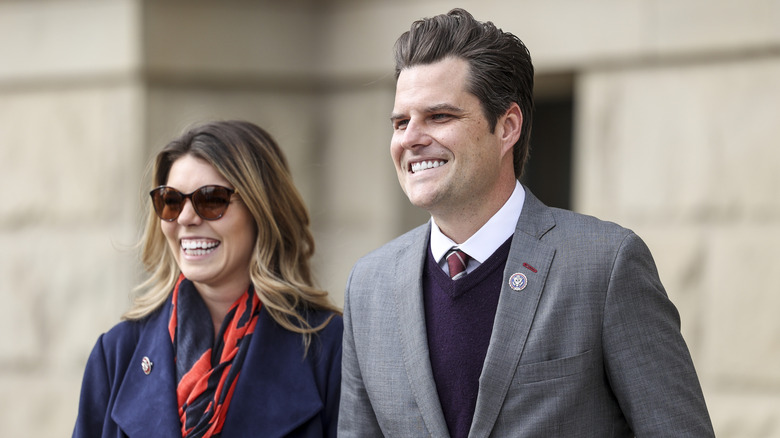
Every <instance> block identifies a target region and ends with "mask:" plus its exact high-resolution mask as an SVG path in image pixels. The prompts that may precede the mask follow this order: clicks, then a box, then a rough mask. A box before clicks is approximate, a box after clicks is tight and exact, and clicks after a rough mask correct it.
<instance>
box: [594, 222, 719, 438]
mask: <svg viewBox="0 0 780 438" xmlns="http://www.w3.org/2000/svg"><path fill="white" fill-rule="evenodd" d="M603 347H604V360H605V364H606V370H607V376H608V379H609V381H610V385H611V387H612V389H613V391H614V393H615V395H616V397H617V399H618V403H619V404H620V408H621V410H622V411H623V413H624V415H625V416H626V419H627V420H628V422H629V424H630V425H631V427H632V429H633V432H634V433H635V434H636V436H638V437H643V436H669V437H671V436H686V437H688V436H691V437H693V436H695V437H710V436H714V432H713V429H712V424H711V421H710V417H709V414H708V412H707V407H706V404H705V401H704V396H703V394H702V390H701V387H700V385H699V380H698V377H697V375H696V370H695V369H694V366H693V361H692V360H691V356H690V353H689V351H688V347H687V346H686V344H685V341H684V340H683V337H682V334H681V333H680V317H679V314H678V312H677V309H676V308H675V306H674V304H672V302H671V301H670V300H669V298H668V297H667V295H666V292H665V290H664V288H663V286H662V284H661V281H660V279H659V277H658V272H657V270H656V267H655V263H654V261H653V259H652V256H651V255H650V250H649V249H648V248H647V246H646V245H645V244H644V242H642V240H641V239H639V237H638V236H636V235H635V234H633V233H629V234H628V235H627V236H626V237H625V238H624V240H623V242H622V244H621V245H620V248H619V249H618V251H617V254H616V257H615V261H614V265H613V269H612V273H611V276H610V280H609V287H608V290H607V296H606V301H605V309H604V328H603Z"/></svg>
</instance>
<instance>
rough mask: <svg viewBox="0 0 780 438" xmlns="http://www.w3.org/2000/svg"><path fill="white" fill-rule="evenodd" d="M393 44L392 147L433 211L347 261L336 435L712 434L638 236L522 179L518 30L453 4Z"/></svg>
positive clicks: (528, 76)
mask: <svg viewBox="0 0 780 438" xmlns="http://www.w3.org/2000/svg"><path fill="white" fill-rule="evenodd" d="M395 55H396V79H397V82H396V95H395V104H394V107H393V111H392V115H391V117H390V119H391V122H392V125H393V138H392V142H391V146H390V151H391V155H392V158H393V162H394V164H395V168H396V172H397V175H398V181H399V183H400V185H401V188H402V189H403V191H404V192H405V193H406V195H407V196H408V198H409V200H410V202H411V203H412V204H414V205H415V206H418V207H420V208H423V209H425V210H427V211H428V212H429V213H430V214H431V220H430V222H429V223H427V224H425V225H422V226H420V227H418V228H416V229H414V230H412V231H410V232H408V233H406V234H405V235H403V236H401V237H399V238H397V239H395V240H393V241H392V242H390V243H388V244H386V245H384V246H383V247H381V248H379V249H378V250H376V251H374V252H372V253H370V254H368V255H367V256H365V257H363V258H362V259H361V260H360V261H358V263H357V264H356V265H355V267H354V268H353V271H352V274H351V275H350V279H349V281H348V284H347V288H346V293H345V309H344V310H345V313H344V346H343V348H344V351H343V359H342V392H341V408H340V416H339V436H343V437H374V436H386V437H418V436H434V437H447V436H451V437H487V436H493V437H526V436H528V437H530V436H534V437H557V436H577V437H628V436H634V435H636V436H664V437H669V436H713V431H712V425H711V422H710V419H709V415H708V413H707V408H706V405H705V402H704V397H703V395H702V392H701V388H700V385H699V382H698V378H697V376H696V371H695V369H694V366H693V363H692V360H691V357H690V354H689V352H688V349H687V347H686V345H685V342H684V340H683V338H682V336H681V334H680V319H679V315H678V312H677V310H676V308H675V306H674V305H673V304H672V303H671V301H669V299H668V297H667V295H666V292H665V291H664V288H663V286H662V284H661V282H660V280H659V278H658V274H657V271H656V268H655V264H654V262H653V259H652V256H651V255H650V252H649V250H648V249H647V247H646V246H645V244H644V243H643V242H642V240H641V239H640V238H639V237H637V236H636V235H635V234H634V233H633V232H631V231H630V230H627V229H625V228H622V227H620V226H618V225H616V224H613V223H609V222H604V221H601V220H598V219H596V218H593V217H587V216H583V215H579V214H575V213H573V212H570V211H565V210H559V209H553V208H549V207H547V206H545V205H544V204H542V202H540V201H539V200H538V199H537V198H536V197H534V195H533V194H532V193H531V192H530V191H529V190H528V189H527V188H526V187H524V186H522V185H521V184H520V183H519V182H518V180H519V178H520V176H521V174H522V171H523V167H524V164H525V161H526V159H527V157H528V148H529V139H530V132H531V118H532V116H533V95H532V89H533V66H532V64H531V58H530V55H529V53H528V50H527V49H526V47H525V46H524V45H523V43H522V42H521V41H520V40H519V39H518V38H517V37H515V36H514V35H512V34H510V33H506V32H503V31H501V30H500V29H497V28H496V27H495V26H494V25H493V24H492V23H490V22H487V23H482V22H478V21H476V20H474V18H473V17H472V16H471V15H470V14H469V13H468V12H466V11H464V10H462V9H454V10H452V11H450V12H449V13H448V14H445V15H439V16H436V17H433V18H429V19H425V20H419V21H417V22H415V23H414V24H413V25H412V27H411V29H410V31H408V32H406V33H404V34H403V35H402V36H401V37H400V38H399V39H398V41H397V42H396V45H395Z"/></svg>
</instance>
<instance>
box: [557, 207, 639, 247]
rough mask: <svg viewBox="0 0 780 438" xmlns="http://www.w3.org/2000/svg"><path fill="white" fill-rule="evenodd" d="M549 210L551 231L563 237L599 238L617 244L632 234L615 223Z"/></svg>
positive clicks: (573, 213) (569, 212) (574, 213)
mask: <svg viewBox="0 0 780 438" xmlns="http://www.w3.org/2000/svg"><path fill="white" fill-rule="evenodd" d="M550 210H551V212H552V214H553V217H554V218H555V228H554V229H553V231H554V232H555V233H559V234H562V235H565V236H570V235H574V234H576V235H584V236H589V237H593V236H600V239H601V240H603V239H610V240H616V241H618V242H619V241H622V240H623V239H625V237H626V236H628V235H630V234H633V233H634V232H633V231H632V230H630V229H628V228H625V227H623V226H621V225H619V224H617V223H615V222H611V221H606V220H602V219H599V218H597V217H595V216H590V215H586V214H582V213H576V212H573V211H570V210H563V209H560V208H550Z"/></svg>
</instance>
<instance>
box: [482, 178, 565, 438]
mask: <svg viewBox="0 0 780 438" xmlns="http://www.w3.org/2000/svg"><path fill="white" fill-rule="evenodd" d="M554 226H555V220H554V218H553V216H552V213H550V210H549V208H548V207H546V206H545V205H544V204H542V203H541V201H539V200H538V199H536V198H535V197H534V196H533V195H532V194H531V192H529V191H528V190H526V200H525V205H524V206H523V211H522V213H521V215H520V219H519V220H518V223H517V227H516V228H515V234H514V237H513V238H512V244H511V245H512V246H511V248H510V251H509V257H508V259H507V263H506V267H505V268H504V282H503V286H502V288H501V295H500V297H499V300H498V308H497V310H496V318H495V321H494V323H493V334H492V336H491V338H490V345H489V346H488V351H487V356H486V357H485V363H484V365H483V368H482V375H481V376H480V381H479V394H478V396H477V406H476V409H475V411H474V420H473V421H472V425H471V432H470V434H469V436H471V437H487V436H489V435H490V432H491V431H492V430H493V425H494V424H495V421H496V418H498V413H499V411H500V410H501V406H502V405H503V402H504V398H505V397H506V394H507V391H508V390H509V387H510V385H511V383H512V379H513V377H514V374H515V369H516V368H517V364H518V362H519V361H520V356H521V354H522V352H523V348H524V347H525V341H526V339H527V337H528V333H529V331H530V329H531V323H532V322H533V319H534V315H535V314H536V308H537V306H538V304H539V299H540V297H541V295H542V291H543V289H544V285H545V282H546V280H547V275H548V273H549V270H550V265H551V264H552V260H553V257H554V255H555V250H554V249H553V248H551V247H549V246H546V245H544V244H542V243H541V242H540V239H541V237H542V236H543V235H544V234H545V233H546V232H547V231H549V230H550V229H552V228H553V227H554ZM526 265H527V266H526ZM528 266H530V268H529V267H528ZM534 271H535V272H534ZM516 273H520V274H523V275H524V276H525V277H526V278H527V282H526V285H525V287H524V288H523V289H522V290H514V289H512V288H511V287H510V284H509V279H510V277H512V275H514V274H516Z"/></svg>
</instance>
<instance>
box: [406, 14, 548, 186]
mask: <svg viewBox="0 0 780 438" xmlns="http://www.w3.org/2000/svg"><path fill="white" fill-rule="evenodd" d="M394 51H395V78H396V80H398V76H399V75H400V74H401V71H402V70H403V69H406V68H410V67H414V66H417V65H428V64H433V63H435V62H438V61H441V60H443V59H445V58H459V59H463V60H465V61H466V62H468V64H469V78H468V83H467V91H468V92H470V93H472V94H473V95H475V96H476V97H477V98H478V99H479V101H480V102H481V104H482V110H483V112H484V115H485V118H486V119H487V121H488V124H489V126H490V127H491V132H493V130H495V127H496V123H497V122H498V119H499V117H501V116H502V115H504V113H506V111H507V110H508V109H509V106H510V105H511V104H512V102H517V105H518V106H519V107H520V111H521V112H522V113H523V125H522V132H521V134H520V138H519V139H518V141H517V143H515V145H514V150H513V159H514V169H515V177H516V178H518V179H519V178H520V177H521V176H522V174H523V167H524V166H525V162H526V161H527V160H528V154H529V148H530V139H531V124H532V120H533V110H534V99H533V87H534V67H533V64H532V63H531V54H530V53H529V52H528V49H527V48H526V47H525V44H523V42H522V41H520V39H519V38H517V37H516V36H515V35H513V34H511V33H509V32H504V31H502V30H501V29H499V28H497V27H496V26H495V25H494V24H493V23H492V22H489V21H488V22H484V23H483V22H480V21H477V20H475V19H474V17H473V16H472V15H471V14H470V13H468V12H467V11H465V10H463V9H453V10H451V11H450V12H448V13H447V14H441V15H437V16H435V17H431V18H425V19H422V20H417V21H415V22H414V23H412V27H411V29H410V30H409V31H407V32H404V33H403V35H401V36H400V37H399V38H398V40H397V41H396V42H395V47H394Z"/></svg>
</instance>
